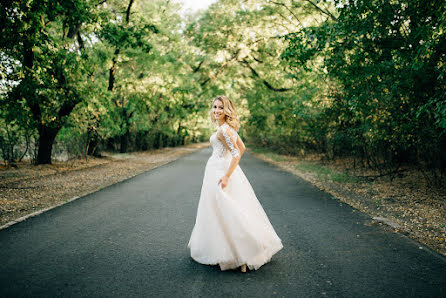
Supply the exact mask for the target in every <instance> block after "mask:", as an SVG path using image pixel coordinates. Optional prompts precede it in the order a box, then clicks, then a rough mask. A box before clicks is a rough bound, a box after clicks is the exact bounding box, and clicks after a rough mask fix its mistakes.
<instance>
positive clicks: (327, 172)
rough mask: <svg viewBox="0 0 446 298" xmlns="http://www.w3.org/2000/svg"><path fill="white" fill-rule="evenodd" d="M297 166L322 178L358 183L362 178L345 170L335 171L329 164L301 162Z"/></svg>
mask: <svg viewBox="0 0 446 298" xmlns="http://www.w3.org/2000/svg"><path fill="white" fill-rule="evenodd" d="M296 168H297V169H298V170H300V171H301V172H303V173H312V174H315V175H316V176H317V177H318V179H320V180H331V181H334V182H339V183H358V182H361V179H360V178H358V177H356V176H352V175H350V174H348V173H345V172H335V171H333V170H332V169H330V168H329V167H327V166H323V165H320V164H317V163H313V162H300V163H299V164H297V165H296Z"/></svg>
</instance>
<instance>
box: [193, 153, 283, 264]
mask: <svg viewBox="0 0 446 298" xmlns="http://www.w3.org/2000/svg"><path fill="white" fill-rule="evenodd" d="M230 162H231V158H230V157H229V158H223V159H222V158H216V157H214V156H211V157H210V158H209V160H208V162H207V164H206V168H205V174H204V178H203V185H202V188H201V195H200V201H199V203H198V210H197V217H196V221H195V226H194V228H193V230H192V234H191V237H190V240H189V243H188V245H187V247H188V248H190V252H191V257H192V258H193V259H194V260H195V261H197V262H198V263H201V264H207V265H217V264H218V265H219V266H220V269H221V270H228V269H235V268H237V267H239V266H241V265H243V264H247V266H248V268H249V269H250V270H257V269H258V268H260V267H261V266H262V265H263V264H265V263H267V262H269V261H270V260H271V257H272V256H273V255H274V254H275V253H276V252H278V251H279V250H281V249H282V248H283V245H282V241H281V239H280V238H279V237H278V236H277V234H276V232H275V231H274V228H273V227H272V225H271V223H270V221H269V219H268V217H267V215H266V213H265V211H264V210H263V208H262V206H261V205H260V203H259V201H258V200H257V197H256V195H255V193H254V191H253V189H252V187H251V184H250V183H249V181H248V179H247V178H246V176H245V174H244V173H243V171H242V169H241V168H240V167H239V166H237V167H236V169H235V170H234V172H233V173H232V175H231V177H230V178H229V181H228V184H227V186H226V187H225V188H222V187H221V184H218V180H219V179H220V178H221V177H223V176H224V175H225V173H226V171H227V169H228V167H229V164H230Z"/></svg>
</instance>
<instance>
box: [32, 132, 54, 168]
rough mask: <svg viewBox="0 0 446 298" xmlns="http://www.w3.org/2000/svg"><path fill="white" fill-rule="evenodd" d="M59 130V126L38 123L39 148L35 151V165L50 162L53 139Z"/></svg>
mask: <svg viewBox="0 0 446 298" xmlns="http://www.w3.org/2000/svg"><path fill="white" fill-rule="evenodd" d="M58 132H59V128H52V127H47V126H45V125H42V124H40V125H39V148H38V152H37V158H36V165H41V164H51V152H52V150H53V143H54V139H55V138H56V136H57V133H58Z"/></svg>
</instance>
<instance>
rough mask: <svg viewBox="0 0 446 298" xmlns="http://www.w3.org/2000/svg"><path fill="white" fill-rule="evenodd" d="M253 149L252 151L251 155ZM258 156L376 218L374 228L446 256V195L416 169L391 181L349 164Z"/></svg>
mask: <svg viewBox="0 0 446 298" xmlns="http://www.w3.org/2000/svg"><path fill="white" fill-rule="evenodd" d="M253 151H254V152H253ZM250 153H251V154H253V155H254V156H255V157H257V158H260V159H262V160H264V161H267V162H270V163H272V164H274V165H276V166H278V167H280V168H282V169H284V170H286V171H288V172H291V173H293V174H294V175H297V176H299V177H301V178H303V179H305V180H307V181H309V182H310V183H312V184H313V185H315V186H316V187H318V188H319V189H321V190H323V191H325V192H328V193H330V194H331V195H332V196H333V197H335V198H337V199H339V200H340V201H342V202H344V203H347V204H349V205H350V206H352V207H354V208H355V209H358V210H360V211H362V212H364V213H366V214H368V215H370V216H371V217H372V218H373V219H374V220H373V221H372V222H371V223H370V224H372V225H384V226H385V227H386V228H387V229H390V230H393V231H394V232H399V233H402V234H405V235H406V236H408V237H410V238H412V239H415V240H417V241H418V242H421V243H423V244H425V245H426V246H428V247H430V248H431V249H433V250H434V251H436V252H438V253H440V254H442V255H444V256H446V192H445V190H444V189H440V188H435V187H433V186H432V185H429V184H428V183H427V182H426V179H425V177H423V176H422V174H420V173H419V172H417V171H416V170H414V169H406V171H405V172H404V174H402V175H399V176H397V177H395V178H394V179H393V180H390V179H389V178H388V177H379V178H377V179H373V180H365V179H362V178H361V177H364V176H372V177H373V176H376V175H377V173H374V172H373V171H370V170H365V169H361V168H356V169H354V168H352V167H351V164H352V162H350V161H349V160H336V161H321V160H320V158H319V157H316V156H310V155H309V156H306V157H295V156H287V155H280V154H276V153H273V152H269V151H265V150H250Z"/></svg>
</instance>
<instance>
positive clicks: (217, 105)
mask: <svg viewBox="0 0 446 298" xmlns="http://www.w3.org/2000/svg"><path fill="white" fill-rule="evenodd" d="M212 113H213V114H214V118H215V120H217V121H218V120H222V119H224V118H225V113H224V111H223V102H222V101H221V100H218V99H217V100H216V101H214V104H213V106H212Z"/></svg>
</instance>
